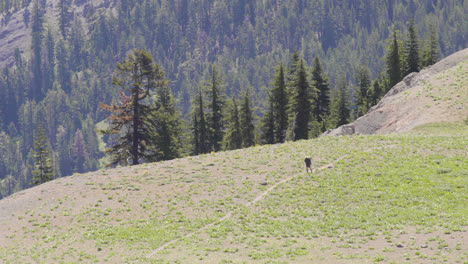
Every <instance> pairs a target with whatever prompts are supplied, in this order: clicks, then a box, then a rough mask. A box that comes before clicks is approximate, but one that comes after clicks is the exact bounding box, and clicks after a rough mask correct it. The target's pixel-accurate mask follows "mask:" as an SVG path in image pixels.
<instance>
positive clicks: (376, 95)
mask: <svg viewBox="0 0 468 264" xmlns="http://www.w3.org/2000/svg"><path fill="white" fill-rule="evenodd" d="M382 96H383V81H382V77H380V78H377V79H375V80H374V81H373V82H372V87H371V89H370V90H369V95H368V108H371V107H372V106H374V105H376V104H377V103H378V102H379V100H380V98H382Z"/></svg>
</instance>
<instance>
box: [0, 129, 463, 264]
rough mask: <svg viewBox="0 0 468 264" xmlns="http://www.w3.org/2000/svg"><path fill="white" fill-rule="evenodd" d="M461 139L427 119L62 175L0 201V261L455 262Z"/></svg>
mask: <svg viewBox="0 0 468 264" xmlns="http://www.w3.org/2000/svg"><path fill="white" fill-rule="evenodd" d="M467 143H468V128H467V126H466V125H465V124H456V125H453V124H435V125H427V126H424V127H419V128H417V129H415V130H413V131H412V132H411V133H405V134H398V135H385V136H352V137H322V138H319V139H315V140H309V141H300V142H294V143H287V144H283V145H273V146H262V147H255V148H250V149H245V150H239V151H231V152H223V153H215V154H209V155H202V156H198V157H189V158H183V159H178V160H173V161H168V162H161V163H154V164H144V165H140V166H135V167H129V168H117V169H114V170H100V171H98V172H94V173H90V174H84V175H73V176H71V177H67V178H61V179H58V180H55V181H53V182H49V183H47V184H43V185H41V186H38V187H35V188H33V189H30V190H27V191H23V192H20V193H17V194H15V195H13V196H12V197H8V198H6V199H4V200H1V201H0V223H1V225H0V234H1V236H0V262H2V263H83V262H84V263H93V262H97V263H167V262H171V263H243V262H245V263H290V262H296V263H298V262H299V263H310V262H313V263H357V262H359V263H372V262H382V263H392V262H393V263H405V262H407V263H428V262H430V263H432V262H436V263H440V262H444V261H445V262H449V263H467V261H468V243H467V241H468V239H467V238H468V231H467V227H468V206H467V204H468V190H467V187H468V152H467V149H466V146H467ZM305 156H311V157H312V159H313V167H314V168H315V171H314V173H311V174H308V173H306V172H305V169H304V168H303V164H302V160H303V158H304V157H305Z"/></svg>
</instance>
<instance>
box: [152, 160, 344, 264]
mask: <svg viewBox="0 0 468 264" xmlns="http://www.w3.org/2000/svg"><path fill="white" fill-rule="evenodd" d="M344 158H345V156H342V157H339V158H338V159H336V160H335V161H334V162H332V163H329V164H326V165H324V166H322V167H319V168H315V169H314V170H313V171H312V173H315V172H316V171H320V170H324V169H327V168H329V167H332V166H333V165H334V164H335V163H336V162H338V161H340V160H342V159H344ZM297 176H299V175H293V176H291V177H288V178H286V179H283V180H281V181H279V182H277V183H275V184H274V185H272V186H270V188H268V189H267V190H265V191H264V192H262V193H261V194H259V195H258V196H257V197H255V198H254V199H253V200H252V201H250V202H247V203H245V204H243V205H244V206H246V207H250V206H252V205H254V204H256V203H258V202H259V201H261V200H263V199H264V198H265V197H266V196H267V195H268V194H269V193H270V192H271V191H273V190H274V189H276V188H277V187H278V186H280V185H281V184H284V183H286V182H288V181H291V180H292V179H294V178H296V177H297ZM239 210H240V208H237V209H235V210H232V211H230V212H228V213H227V214H226V215H225V216H223V217H221V218H220V219H219V220H217V221H214V222H212V223H210V224H207V225H205V226H203V227H201V228H200V229H198V230H197V231H193V232H190V233H188V234H186V235H184V236H182V237H179V238H176V239H174V240H171V241H169V242H167V243H165V244H163V245H162V246H160V247H158V248H156V249H155V250H153V251H152V252H151V253H150V254H148V255H147V256H146V257H147V258H152V257H153V256H154V255H156V254H157V253H158V252H160V251H161V250H163V249H165V248H167V247H168V246H170V245H172V244H174V243H177V242H178V241H180V240H181V239H184V238H187V237H190V236H193V235H195V234H196V233H199V232H201V231H204V230H206V229H208V228H210V227H212V226H215V225H218V224H220V223H222V222H223V221H225V220H227V219H229V218H230V217H231V216H232V215H233V214H234V213H236V212H237V211H239Z"/></svg>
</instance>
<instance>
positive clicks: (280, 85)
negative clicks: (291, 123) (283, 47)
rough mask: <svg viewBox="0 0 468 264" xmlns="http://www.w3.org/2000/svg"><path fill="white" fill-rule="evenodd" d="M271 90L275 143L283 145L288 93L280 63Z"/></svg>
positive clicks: (286, 124) (286, 123)
mask: <svg viewBox="0 0 468 264" xmlns="http://www.w3.org/2000/svg"><path fill="white" fill-rule="evenodd" d="M272 85H273V88H272V90H271V95H272V100H273V109H272V110H273V116H274V122H275V142H277V143H283V142H284V140H285V136H286V130H287V128H288V97H289V96H288V91H287V89H286V84H285V79H284V67H283V64H282V63H280V65H279V66H278V68H277V69H276V74H275V77H274V80H273V83H272Z"/></svg>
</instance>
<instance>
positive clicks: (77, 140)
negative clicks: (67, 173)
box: [72, 129, 88, 173]
mask: <svg viewBox="0 0 468 264" xmlns="http://www.w3.org/2000/svg"><path fill="white" fill-rule="evenodd" d="M72 157H73V161H74V170H75V171H76V172H79V173H83V172H85V161H86V159H87V157H88V152H87V149H86V143H85V140H84V137H83V133H82V132H81V130H80V129H78V130H77V131H76V132H75V135H74V136H73V145H72Z"/></svg>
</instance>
